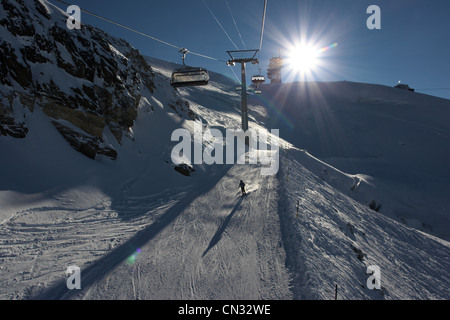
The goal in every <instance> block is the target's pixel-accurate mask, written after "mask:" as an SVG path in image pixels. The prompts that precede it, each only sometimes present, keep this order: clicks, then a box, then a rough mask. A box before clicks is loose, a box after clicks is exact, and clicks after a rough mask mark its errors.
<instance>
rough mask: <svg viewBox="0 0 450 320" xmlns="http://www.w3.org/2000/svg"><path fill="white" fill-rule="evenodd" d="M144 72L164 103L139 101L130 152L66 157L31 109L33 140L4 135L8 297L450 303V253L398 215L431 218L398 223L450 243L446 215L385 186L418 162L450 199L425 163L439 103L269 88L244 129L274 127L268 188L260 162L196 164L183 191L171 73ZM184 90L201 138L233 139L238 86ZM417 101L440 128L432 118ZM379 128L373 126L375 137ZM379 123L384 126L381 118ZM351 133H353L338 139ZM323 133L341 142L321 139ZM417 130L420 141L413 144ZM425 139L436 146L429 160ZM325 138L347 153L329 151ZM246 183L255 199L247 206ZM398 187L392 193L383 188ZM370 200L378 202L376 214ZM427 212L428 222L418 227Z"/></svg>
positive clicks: (253, 104)
mask: <svg viewBox="0 0 450 320" xmlns="http://www.w3.org/2000/svg"><path fill="white" fill-rule="evenodd" d="M148 61H149V63H150V65H151V66H152V68H153V70H154V71H155V79H154V82H155V86H156V87H157V91H156V93H155V94H154V95H151V94H150V93H147V95H146V96H143V97H142V99H145V101H146V103H144V104H142V106H141V108H139V109H138V116H137V118H136V120H135V122H134V126H133V128H132V139H124V141H123V143H122V145H118V144H117V143H116V144H115V145H113V147H114V148H115V149H116V150H117V152H118V155H119V156H118V158H117V159H116V160H111V159H109V158H99V159H98V160H92V159H89V158H87V157H85V156H83V155H82V154H80V153H79V152H77V151H75V150H74V149H73V148H71V147H70V145H69V144H68V143H67V142H66V141H65V140H64V138H63V137H61V135H59V134H58V132H57V130H56V128H55V127H54V126H52V125H51V123H50V120H49V119H48V117H46V116H45V115H44V114H43V112H42V111H41V110H40V109H39V108H36V109H35V110H34V111H33V112H31V111H29V110H28V109H26V110H25V111H24V112H26V113H27V115H26V117H27V125H28V126H29V128H30V131H29V134H28V135H27V137H26V138H24V139H14V138H12V137H3V136H2V137H0V150H2V155H7V156H2V157H0V208H1V209H0V212H1V213H0V230H1V234H0V261H1V264H0V298H1V299H334V290H335V286H336V285H337V286H338V298H339V299H449V298H450V295H449V292H450V290H449V288H450V280H449V279H450V277H449V275H450V274H449V270H450V268H449V266H450V243H449V242H448V241H446V240H445V238H444V237H441V238H439V237H437V236H436V235H431V234H430V233H429V232H428V231H430V230H421V229H423V228H415V226H414V225H412V224H411V223H410V224H409V225H407V224H405V223H402V222H401V220H400V219H399V218H398V216H396V215H395V214H393V212H394V211H395V210H399V209H405V208H408V203H407V202H408V201H407V200H408V199H409V198H417V199H418V200H420V201H422V200H423V201H425V200H426V201H427V203H428V204H429V209H430V211H425V209H426V208H427V207H426V205H425V204H424V203H421V202H420V201H419V204H420V205H421V206H419V208H421V210H422V211H420V210H418V211H416V212H412V213H410V212H406V213H407V218H408V219H411V220H412V219H417V220H418V221H427V222H428V223H429V224H430V226H432V229H433V230H432V231H433V233H438V232H442V231H446V230H448V229H449V228H448V227H449V223H448V213H449V211H448V206H446V204H445V202H444V201H443V199H442V198H441V197H438V196H436V197H435V198H433V197H430V195H433V194H436V192H434V193H433V192H427V189H426V188H423V189H416V188H415V184H411V183H410V182H409V181H412V180H405V176H404V175H401V174H399V175H392V173H393V172H394V173H395V172H397V170H398V168H399V167H401V166H402V165H403V166H404V167H406V168H407V170H409V171H411V172H414V173H415V176H414V177H415V178H417V177H419V178H420V177H421V175H420V173H421V172H422V171H421V170H420V168H421V166H420V163H421V162H420V161H425V162H426V163H427V165H426V166H425V167H426V171H424V173H423V175H426V176H427V177H429V179H435V178H437V179H438V180H437V181H438V182H437V185H436V186H435V189H434V190H439V191H440V192H442V194H444V193H445V191H446V190H447V189H446V188H448V186H449V183H448V175H447V172H448V171H445V169H442V168H441V167H440V165H442V163H441V162H439V161H441V159H438V160H436V161H438V162H436V163H435V162H433V161H434V160H435V158H434V156H441V157H444V158H443V159H444V160H445V159H447V158H445V157H447V156H448V155H447V154H446V153H445V150H448V135H447V131H446V130H448V128H447V127H446V125H445V120H444V119H443V117H445V116H446V115H447V112H448V110H447V109H446V106H447V105H448V102H447V101H446V100H442V99H440V100H436V99H434V98H431V97H427V96H423V95H418V96H417V98H416V96H414V97H413V96H409V95H406V93H404V92H401V91H392V90H394V89H391V88H386V87H378V86H372V85H366V84H354V83H328V84H309V85H310V86H319V87H320V86H325V87H328V89H327V90H325V89H324V90H322V91H320V92H319V91H315V90H306V91H302V90H303V89H299V88H298V87H296V86H297V84H282V85H279V86H268V85H267V86H265V87H264V88H263V92H264V93H263V94H262V95H261V96H251V97H249V103H250V108H249V111H250V114H251V116H250V119H251V123H250V125H251V127H252V128H258V129H259V130H268V129H272V128H279V129H280V135H281V137H282V139H281V145H282V147H283V149H282V150H281V152H280V170H279V171H278V173H277V175H274V176H262V175H261V174H260V169H261V165H260V164H255V165H249V164H247V165H239V164H235V165H232V164H229V165H206V164H204V165H194V168H195V170H196V171H195V172H194V173H193V174H192V175H191V176H189V177H187V176H183V175H181V174H179V173H178V172H176V171H175V170H174V169H173V165H172V163H171V158H170V152H171V149H172V148H173V146H174V145H175V143H176V142H172V141H171V139H170V137H171V133H172V132H173V130H175V129H177V128H181V127H184V128H188V129H191V130H192V128H193V124H194V120H188V119H185V118H182V117H179V116H178V115H177V113H176V111H175V110H173V109H172V108H170V107H169V106H168V105H169V103H170V101H173V90H172V88H171V87H170V85H169V84H168V83H169V79H168V76H169V75H170V72H171V70H173V68H175V67H176V66H175V65H172V64H170V63H166V62H163V61H159V60H156V59H152V58H148ZM178 92H179V93H178V94H179V95H180V97H182V98H183V99H184V100H186V101H188V102H189V104H190V106H191V108H192V110H193V111H194V112H195V113H196V114H197V115H198V116H199V119H201V121H202V122H203V124H204V125H206V126H208V127H210V128H219V129H221V130H225V129H226V128H238V127H239V126H240V113H239V109H240V108H239V101H240V97H239V95H238V94H236V93H235V92H234V82H233V81H232V80H230V79H227V78H225V77H223V76H220V75H215V74H213V73H212V74H211V83H210V84H209V85H207V86H203V87H198V88H183V89H179V91H178ZM302 92H303V93H304V94H305V95H306V96H307V97H309V98H308V99H309V100H306V102H308V103H310V105H309V107H308V108H306V105H305V104H304V103H302V104H300V106H299V105H298V104H297V102H298V101H304V102H305V100H302V99H304V97H305V96H304V95H301V96H299V93H302ZM319 93H320V94H319ZM386 96H389V99H388V98H386ZM337 97H340V98H341V100H339V99H337ZM410 97H412V98H410ZM319 98H320V99H319ZM317 99H319V100H317ZM416 99H418V100H417V105H415V104H414V103H415V102H414V101H416ZM323 101H331V102H329V105H332V106H333V108H331V109H332V111H330V112H325V111H326V110H324V108H325V107H327V106H329V105H328V104H325V103H323ZM147 102H148V103H147ZM306 102H305V103H306ZM419 102H420V104H423V105H426V106H427V108H428V109H427V110H428V112H429V113H430V114H431V113H433V112H436V114H437V116H434V117H433V116H431V115H430V116H426V115H427V113H426V112H423V111H421V109H419ZM289 106H291V108H292V109H290V113H283V112H285V111H286V109H285V108H288V107H289ZM302 106H304V107H302ZM313 106H316V108H312V107H313ZM405 106H413V107H414V106H415V107H414V108H416V110H415V112H416V113H417V114H418V115H416V116H414V113H415V112H413V111H414V108H413V111H411V113H410V114H409V116H410V117H409V118H408V116H407V115H408V113H407V115H405V113H402V114H395V113H392V112H391V109H392V108H403V109H401V110H404V111H405V110H407V109H406V108H404V107H405ZM357 107H359V109H358V108H357ZM355 108H356V109H355ZM399 110H400V109H399ZM357 111H359V112H360V116H357ZM388 111H389V112H388ZM396 112H401V111H396ZM296 113H300V114H301V115H307V116H308V115H309V117H310V118H309V119H308V117H303V116H299V115H297V114H296ZM374 114H375V115H377V117H375V119H377V123H380V125H381V126H382V128H378V127H376V126H373V128H371V130H368V129H367V126H368V125H369V124H370V123H371V122H370V121H369V120H370V119H373V117H374V116H373V115H374ZM296 115H297V117H296ZM318 115H322V117H319V116H318ZM332 115H333V117H335V118H339V117H341V118H342V119H344V120H345V121H350V120H352V117H351V116H352V115H353V121H354V122H352V123H350V124H349V123H346V122H344V123H340V122H333V121H329V120H330V119H329V118H328V120H323V119H327V117H331V116H332ZM388 116H389V117H391V118H390V120H392V121H386V122H383V121H381V120H380V119H381V118H384V119H385V118H386V117H388ZM323 117H325V118H323ZM422 118H423V121H422ZM435 118H436V119H435ZM280 119H281V120H282V121H281V122H280ZM342 119H341V121H343V120H342ZM368 119H369V120H368ZM394 120H395V121H394ZM419 120H420V121H419ZM302 121H303V122H302ZM308 121H309V122H311V123H312V124H311V123H309V122H308ZM318 121H328V122H326V123H325V124H323V125H318V124H317V123H318ZM399 123H403V124H405V126H406V127H404V128H401V129H398V130H399V133H398V134H397V135H394V134H392V135H391V136H389V135H388V136H387V137H395V139H393V141H394V142H392V141H391V142H389V143H388V142H385V141H387V140H386V139H384V140H383V139H382V140H381V141H378V140H376V139H375V138H376V137H378V136H379V135H380V134H381V133H383V132H384V133H385V134H384V136H383V137H384V138H386V132H389V133H392V132H393V130H394V129H396V128H399V127H398V125H399ZM352 124H353V125H354V126H356V127H355V128H354V129H352V130H353V131H348V132H347V131H346V130H343V128H345V129H347V128H349V125H352ZM332 125H335V126H337V125H339V126H341V131H340V132H344V133H345V134H344V136H339V135H336V134H335V132H336V131H331V132H330V133H327V134H326V135H325V134H324V135H323V136H322V135H321V134H322V132H323V131H324V129H327V128H333V126H332ZM410 125H413V126H414V128H416V129H417V128H422V129H423V131H420V130H406V129H407V126H410ZM336 130H337V129H336ZM372 130H375V131H376V132H375V133H374V132H373V131H372ZM338 131H339V130H338ZM408 132H409V133H410V134H408V135H404V136H403V137H404V138H405V139H406V138H411V139H415V138H416V137H417V139H416V140H414V141H422V142H423V144H421V147H423V148H425V150H426V153H425V154H423V157H421V158H420V159H416V158H412V157H411V152H415V151H417V150H416V149H414V148H413V147H414V143H411V144H412V146H411V147H412V150H410V151H408V152H410V153H408V152H405V153H401V152H399V151H398V150H397V149H395V148H399V149H401V148H400V146H401V145H400V146H399V145H398V144H396V143H397V142H398V141H400V140H398V139H399V137H400V134H406V133H408ZM108 134H111V133H108V132H105V135H108ZM343 137H345V139H344V138H343ZM352 137H353V138H352ZM434 137H440V138H438V139H437V140H436V144H437V146H436V147H431V146H430V145H429V143H430V141H434V140H433V138H434ZM332 138H339V139H337V141H338V142H339V143H341V144H344V147H339V148H338V147H336V146H335V145H334V144H332V143H329V144H326V142H327V141H332V140H327V139H332ZM371 139H372V140H371ZM420 139H422V140H420ZM439 139H440V140H439ZM318 141H319V142H320V143H319V142H318ZM377 141H378V142H377ZM401 141H404V142H405V143H406V145H405V146H409V145H410V142H409V140H401ZM315 142H316V143H315ZM375 142H377V144H376V148H372V147H370V148H369V147H368V146H372V144H370V143H375ZM111 143H114V139H111ZM394 146H397V147H395V148H394ZM446 147H447V149H445V148H446ZM300 148H301V149H300ZM304 148H305V149H307V150H308V151H309V152H306V151H305V150H304ZM343 150H344V151H346V152H343ZM380 150H381V151H380ZM377 152H379V154H378V153H377ZM373 154H375V155H377V154H378V156H377V157H372V156H371V155H373ZM427 155H433V157H431V156H430V157H427ZM444 160H442V161H444ZM410 162H412V163H413V164H411V166H409V165H408V164H409V163H410ZM351 164H352V165H351ZM373 164H378V165H379V167H378V168H377V169H378V170H375V169H373ZM433 165H435V166H434V167H433ZM384 170H387V172H389V173H391V174H390V175H387V176H383V175H382V173H383V172H384ZM240 179H243V180H244V181H245V182H246V184H247V190H248V191H249V194H248V195H247V196H246V197H244V198H240V197H239V189H238V183H239V180H240ZM416 181H419V182H421V183H422V182H423V181H427V180H426V179H422V180H416ZM414 183H416V182H414ZM393 186H399V187H398V190H397V191H398V193H392V192H391V191H392V190H390V189H389V190H388V189H386V190H385V187H393ZM400 188H401V189H400ZM400 191H401V192H400ZM417 195H419V196H420V197H418V196H417ZM424 199H425V200H424ZM370 200H376V201H377V203H378V202H381V204H382V206H381V208H379V210H378V212H377V211H375V210H372V209H370V208H369V203H368V201H370ZM405 202H406V204H405ZM297 203H298V208H299V210H298V212H299V213H298V215H297V208H296V206H297ZM430 204H431V205H430ZM393 208H395V210H394V209H393ZM438 208H441V209H442V212H438V210H437V209H438ZM395 212H397V211H395ZM426 213H428V216H429V217H430V218H431V217H432V218H433V219H436V221H435V222H433V221H431V220H425V218H424V216H425V215H426ZM402 214H405V212H402ZM446 219H447V220H446ZM430 221H431V222H430ZM439 226H441V229H439V228H438V227H439ZM444 234H445V233H444ZM447 240H448V239H447ZM70 265H77V266H79V267H80V269H81V290H76V289H75V290H68V289H67V287H66V274H65V271H66V269H67V267H68V266H70ZM370 265H377V266H378V267H379V268H380V271H381V288H380V289H377V290H371V289H369V288H368V287H367V282H366V281H367V279H368V277H369V275H368V274H366V271H367V267H368V266H370Z"/></svg>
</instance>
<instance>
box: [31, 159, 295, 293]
mask: <svg viewBox="0 0 450 320" xmlns="http://www.w3.org/2000/svg"><path fill="white" fill-rule="evenodd" d="M259 170H260V168H259V167H257V166H255V167H253V168H251V169H250V170H249V168H248V167H246V166H240V165H235V166H233V167H231V168H230V169H229V170H226V171H225V175H224V176H223V177H218V179H217V180H218V181H216V182H215V184H214V183H213V186H212V188H210V189H209V188H207V189H206V188H205V189H204V191H200V192H203V193H202V194H201V195H200V196H198V197H195V198H193V199H190V197H192V194H193V193H194V194H195V192H193V193H189V194H188V199H186V198H185V199H181V200H180V201H179V202H178V204H177V205H175V207H176V208H174V209H168V210H167V212H166V213H164V214H162V215H161V216H160V220H159V222H158V221H156V222H154V223H153V225H150V226H149V227H147V228H144V229H143V230H142V231H141V232H139V233H138V235H137V236H136V237H134V238H133V239H131V240H128V241H125V243H124V244H122V245H121V246H120V247H119V248H118V249H117V250H113V251H112V252H110V253H107V254H106V257H104V258H101V259H100V260H99V261H98V262H94V263H93V265H92V266H90V267H88V269H85V270H84V271H83V270H82V283H83V284H84V288H82V290H80V291H68V290H67V289H64V286H65V284H60V285H57V286H55V287H54V288H52V290H49V291H47V292H45V293H44V295H41V296H40V297H44V298H52V299H68V298H70V299H102V298H105V297H107V298H108V299H290V298H292V295H291V292H290V277H289V273H288V271H287V269H286V268H285V266H284V261H285V256H284V250H283V247H282V245H281V244H282V242H281V234H280V228H279V222H278V211H277V205H278V204H277V193H276V190H277V189H278V187H277V181H276V178H275V177H267V176H266V177H264V176H260V175H259ZM244 176H245V179H246V180H248V184H247V186H248V188H249V190H250V194H249V195H247V196H246V197H237V195H238V192H240V191H239V190H238V186H237V184H238V183H237V181H239V179H240V177H244ZM250 181H251V182H250ZM256 188H257V190H255V191H254V192H252V191H251V190H253V189H256ZM274 190H275V192H274ZM158 223H160V224H161V226H160V227H156V228H155V225H156V224H158ZM137 245H139V249H140V253H139V254H138V255H137V258H136V260H135V261H134V262H133V263H126V261H125V259H124V258H126V256H128V255H130V254H131V253H132V252H133V250H136V249H138V248H136V246H137ZM125 248H128V249H127V250H125ZM111 265H114V267H111ZM38 297H39V296H38Z"/></svg>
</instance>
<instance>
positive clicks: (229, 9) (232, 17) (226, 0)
mask: <svg viewBox="0 0 450 320" xmlns="http://www.w3.org/2000/svg"><path fill="white" fill-rule="evenodd" d="M225 3H226V4H227V7H228V11H229V12H230V15H231V19H233V23H234V26H235V27H236V31H237V33H238V35H239V38H240V39H241V42H242V45H243V46H244V49H245V50H247V47H246V45H245V43H244V40H243V39H242V35H241V32H240V31H239V28H238V26H237V23H236V20H235V19H234V16H233V13H232V12H231V8H230V5H229V3H228V0H225Z"/></svg>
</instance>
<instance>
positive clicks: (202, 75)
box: [170, 49, 209, 87]
mask: <svg viewBox="0 0 450 320" xmlns="http://www.w3.org/2000/svg"><path fill="white" fill-rule="evenodd" d="M179 52H180V53H182V54H183V56H182V58H181V59H182V60H183V65H184V68H181V69H176V70H175V71H174V72H172V79H171V80H170V84H171V85H172V86H173V87H190V86H202V85H206V84H208V82H209V74H208V70H206V69H204V68H195V67H189V66H186V64H185V63H184V59H185V57H186V53H188V50H187V49H181V50H180V51H179Z"/></svg>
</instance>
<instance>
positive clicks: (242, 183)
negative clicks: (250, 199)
mask: <svg viewBox="0 0 450 320" xmlns="http://www.w3.org/2000/svg"><path fill="white" fill-rule="evenodd" d="M239 187H240V188H241V191H242V195H245V194H247V192H245V188H244V187H245V183H244V181H242V180H241V182H240V183H239Z"/></svg>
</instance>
